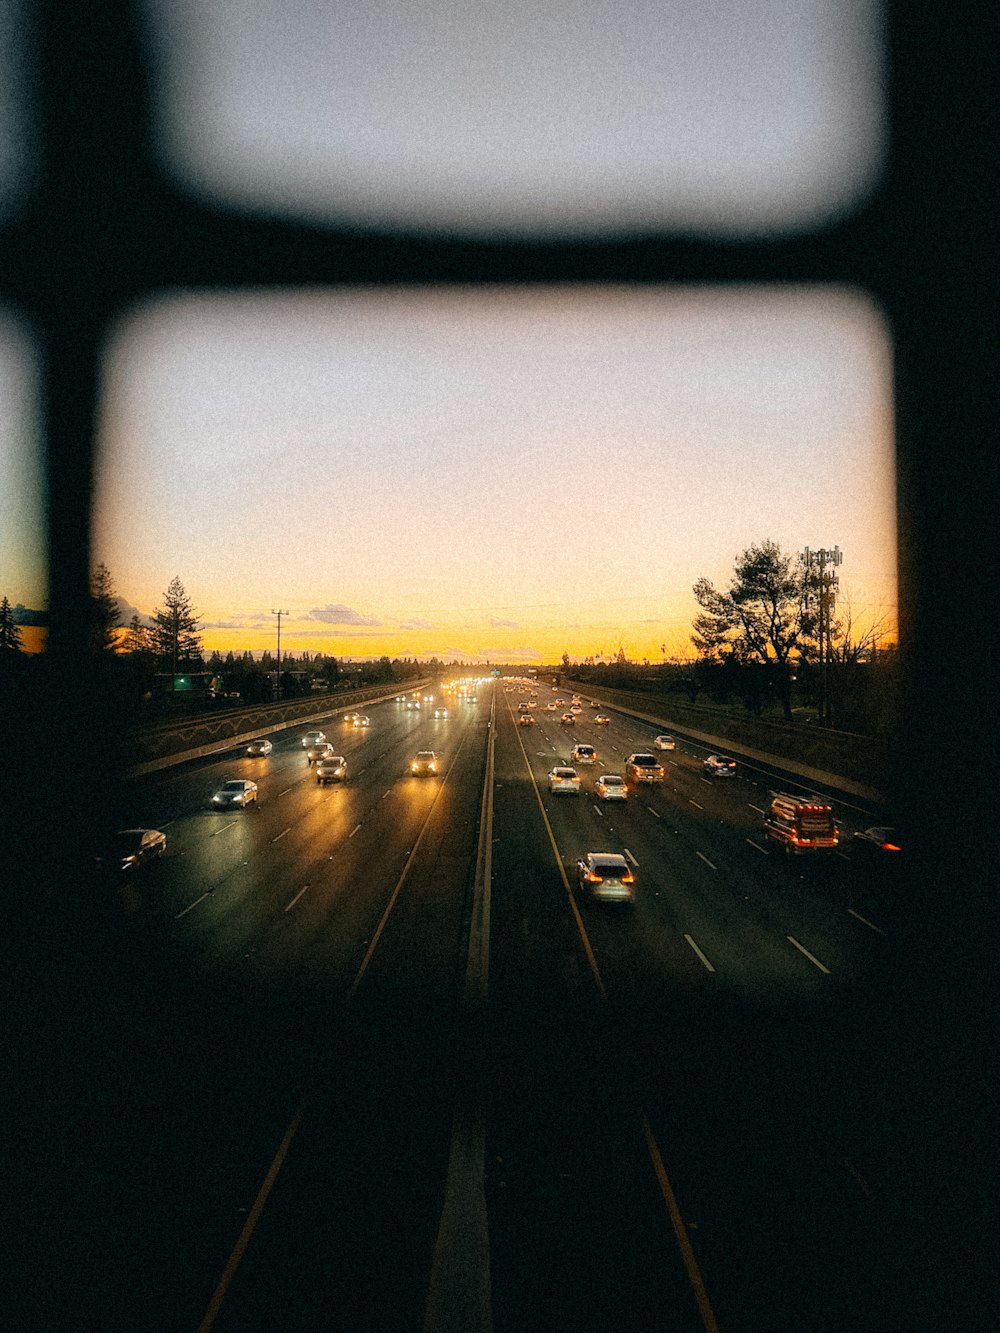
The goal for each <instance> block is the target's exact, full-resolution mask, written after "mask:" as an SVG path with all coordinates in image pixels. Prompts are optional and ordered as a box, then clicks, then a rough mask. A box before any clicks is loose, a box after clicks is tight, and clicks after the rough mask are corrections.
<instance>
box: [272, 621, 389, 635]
mask: <svg viewBox="0 0 1000 1333" xmlns="http://www.w3.org/2000/svg"><path fill="white" fill-rule="evenodd" d="M364 623H365V624H368V623H369V622H368V621H365V622H364ZM372 623H373V624H376V625H379V624H381V621H378V620H376V621H373V622H372ZM286 635H287V637H288V638H289V639H393V638H395V637H396V632H395V630H388V629H380V630H376V631H375V632H374V633H372V632H371V631H370V630H363V629H289V630H284V629H283V630H282V631H281V637H282V638H285V637H286Z"/></svg>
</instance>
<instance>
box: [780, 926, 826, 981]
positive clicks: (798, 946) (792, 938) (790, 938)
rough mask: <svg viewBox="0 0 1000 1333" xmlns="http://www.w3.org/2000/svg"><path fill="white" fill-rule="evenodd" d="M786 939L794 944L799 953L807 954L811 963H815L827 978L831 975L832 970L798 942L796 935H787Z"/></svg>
mask: <svg viewBox="0 0 1000 1333" xmlns="http://www.w3.org/2000/svg"><path fill="white" fill-rule="evenodd" d="M785 939H786V940H788V942H789V943H790V944H794V945H795V947H796V949H798V951H799V953H802V954H805V956H806V957H807V958H808V959H809V961H810V963H815V964H816V966H817V967H818V968H819V970H820V971H821V972H824V973H825V974H826V975H827V976H829V975H830V969H829V968H828V967H824V966H823V964H822V963H821V962H820V961H819V959H818V958H816V957H815V956H814V955H813V954H811V953H810V952H809V950H808V949H807V948H806V947H805V945H804V944H800V943H799V942H798V940H797V939H796V938H795V936H794V935H786V936H785Z"/></svg>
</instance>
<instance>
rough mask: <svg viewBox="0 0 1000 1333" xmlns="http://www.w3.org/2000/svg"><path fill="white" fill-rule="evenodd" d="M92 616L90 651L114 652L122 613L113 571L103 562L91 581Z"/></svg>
mask: <svg viewBox="0 0 1000 1333" xmlns="http://www.w3.org/2000/svg"><path fill="white" fill-rule="evenodd" d="M90 616H91V631H90V651H91V652H92V653H110V652H114V650H115V646H116V644H117V640H118V636H117V635H116V634H115V630H116V629H118V627H119V626H120V625H121V611H120V609H119V606H118V594H117V593H116V592H115V584H114V580H113V579H112V577H111V571H110V569H108V567H107V565H105V564H104V563H103V562H102V563H101V564H99V565H98V566H97V568H96V569H95V570H94V572H93V574H92V575H91V579H90Z"/></svg>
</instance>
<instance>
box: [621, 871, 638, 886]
mask: <svg viewBox="0 0 1000 1333" xmlns="http://www.w3.org/2000/svg"><path fill="white" fill-rule="evenodd" d="M622 883H623V884H634V883H635V876H634V875H633V874H632V873H631V871H629V872H626V874H624V875H622Z"/></svg>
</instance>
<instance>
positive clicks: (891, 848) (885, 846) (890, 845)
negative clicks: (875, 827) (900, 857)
mask: <svg viewBox="0 0 1000 1333" xmlns="http://www.w3.org/2000/svg"><path fill="white" fill-rule="evenodd" d="M882 850H883V852H901V851H902V850H903V849H902V847H897V846H896V844H895V843H894V842H883V843H882Z"/></svg>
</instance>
